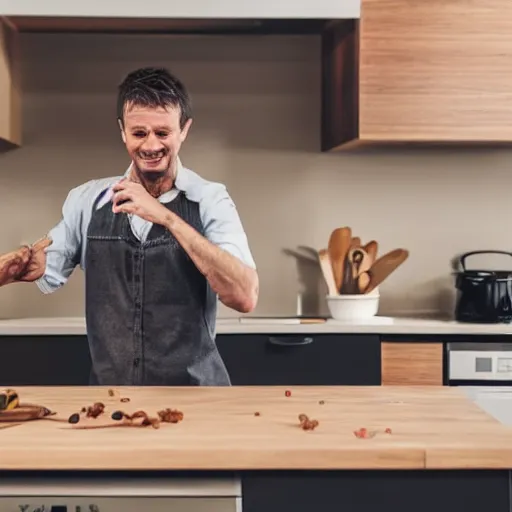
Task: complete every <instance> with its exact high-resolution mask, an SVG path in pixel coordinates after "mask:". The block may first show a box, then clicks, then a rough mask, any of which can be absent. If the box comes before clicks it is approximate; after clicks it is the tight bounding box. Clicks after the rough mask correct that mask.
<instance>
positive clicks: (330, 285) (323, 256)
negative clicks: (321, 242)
mask: <svg viewBox="0 0 512 512" xmlns="http://www.w3.org/2000/svg"><path fill="white" fill-rule="evenodd" d="M318 259H319V261H320V268H321V269H322V274H323V276H324V280H325V284H327V290H328V292H329V295H338V288H337V287H336V283H335V282H334V274H333V271H332V265H331V258H330V257H329V253H328V252H327V249H320V251H318Z"/></svg>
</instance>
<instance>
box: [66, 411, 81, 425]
mask: <svg viewBox="0 0 512 512" xmlns="http://www.w3.org/2000/svg"><path fill="white" fill-rule="evenodd" d="M79 421H80V415H79V414H78V413H76V412H75V413H74V414H72V415H71V416H70V417H69V419H68V422H69V423H78V422H79Z"/></svg>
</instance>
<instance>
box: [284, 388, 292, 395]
mask: <svg viewBox="0 0 512 512" xmlns="http://www.w3.org/2000/svg"><path fill="white" fill-rule="evenodd" d="M284 394H285V396H292V392H291V391H290V390H288V389H287V390H286V391H285V392H284Z"/></svg>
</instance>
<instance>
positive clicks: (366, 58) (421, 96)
mask: <svg viewBox="0 0 512 512" xmlns="http://www.w3.org/2000/svg"><path fill="white" fill-rule="evenodd" d="M359 31H360V33H359V37H360V44H359V136H360V138H361V139H362V140H373V141H379V140H388V141H442V142H443V141H444V142H446V141H486V142H489V141H507V142H508V141H512V85H511V84H512V2H511V1H510V0H413V1H411V0H362V4H361V21H360V27H359Z"/></svg>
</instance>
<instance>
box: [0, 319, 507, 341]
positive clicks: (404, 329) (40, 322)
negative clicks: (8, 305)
mask: <svg viewBox="0 0 512 512" xmlns="http://www.w3.org/2000/svg"><path fill="white" fill-rule="evenodd" d="M217 333H218V334H257V333H261V334H285V333H291V334H293V333H298V334H307V333H340V334H343V333H347V334H350V333H370V334H371V333H373V334H383V335H386V334H405V335H408V334H411V335H412V334H419V335H429V334H434V335H443V334H455V335H456V334H467V335H477V334H479V335H492V334H495V335H496V334H510V335H512V325H511V324H465V323H458V322H455V321H453V320H443V319H432V318H421V317H375V318H373V319H372V320H371V321H367V322H362V323H349V322H340V321H335V320H327V322H325V323H320V324H300V323H298V320H291V319H274V318H268V319H260V318H251V317H245V318H243V319H242V320H241V319H239V318H219V319H218V320H217ZM66 334H68V335H85V334H86V328H85V319H84V318H83V317H62V318H21V319H12V320H0V336H6V335H11V336H12V335H14V336H16V335H21V336H27V335H66Z"/></svg>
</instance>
